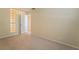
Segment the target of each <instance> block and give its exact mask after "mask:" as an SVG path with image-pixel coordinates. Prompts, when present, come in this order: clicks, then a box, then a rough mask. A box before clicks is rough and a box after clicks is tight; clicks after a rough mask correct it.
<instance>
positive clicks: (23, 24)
mask: <svg viewBox="0 0 79 59" xmlns="http://www.w3.org/2000/svg"><path fill="white" fill-rule="evenodd" d="M29 17H30V16H29V15H24V14H22V15H19V20H20V21H19V34H23V33H31V19H30V18H29Z"/></svg>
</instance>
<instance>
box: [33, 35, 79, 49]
mask: <svg viewBox="0 0 79 59" xmlns="http://www.w3.org/2000/svg"><path fill="white" fill-rule="evenodd" d="M32 36H36V37H38V38H42V39H47V40H49V41H53V42H56V43H59V44H63V45H66V46H69V47H72V48H75V49H79V47H78V46H75V45H71V44H69V43H65V42H62V41H59V40H50V39H49V38H47V37H43V36H38V35H34V34H32Z"/></svg>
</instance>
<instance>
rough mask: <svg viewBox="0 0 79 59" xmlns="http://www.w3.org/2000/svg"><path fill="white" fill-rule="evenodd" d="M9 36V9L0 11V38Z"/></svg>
mask: <svg viewBox="0 0 79 59" xmlns="http://www.w3.org/2000/svg"><path fill="white" fill-rule="evenodd" d="M8 34H9V9H5V8H4V9H3V8H1V9H0V36H3V35H8Z"/></svg>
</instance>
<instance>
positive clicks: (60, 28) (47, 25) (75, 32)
mask: <svg viewBox="0 0 79 59" xmlns="http://www.w3.org/2000/svg"><path fill="white" fill-rule="evenodd" d="M31 19H32V34H34V35H37V36H43V37H47V38H49V39H50V40H58V41H61V42H65V43H68V44H71V45H74V46H77V47H79V9H75V8H70V9H68V8H39V9H36V10H33V11H32V18H31Z"/></svg>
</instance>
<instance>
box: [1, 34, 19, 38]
mask: <svg viewBox="0 0 79 59" xmlns="http://www.w3.org/2000/svg"><path fill="white" fill-rule="evenodd" d="M15 35H18V34H17V33H11V34H6V35H2V36H0V39H2V38H6V37H11V36H15Z"/></svg>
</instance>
